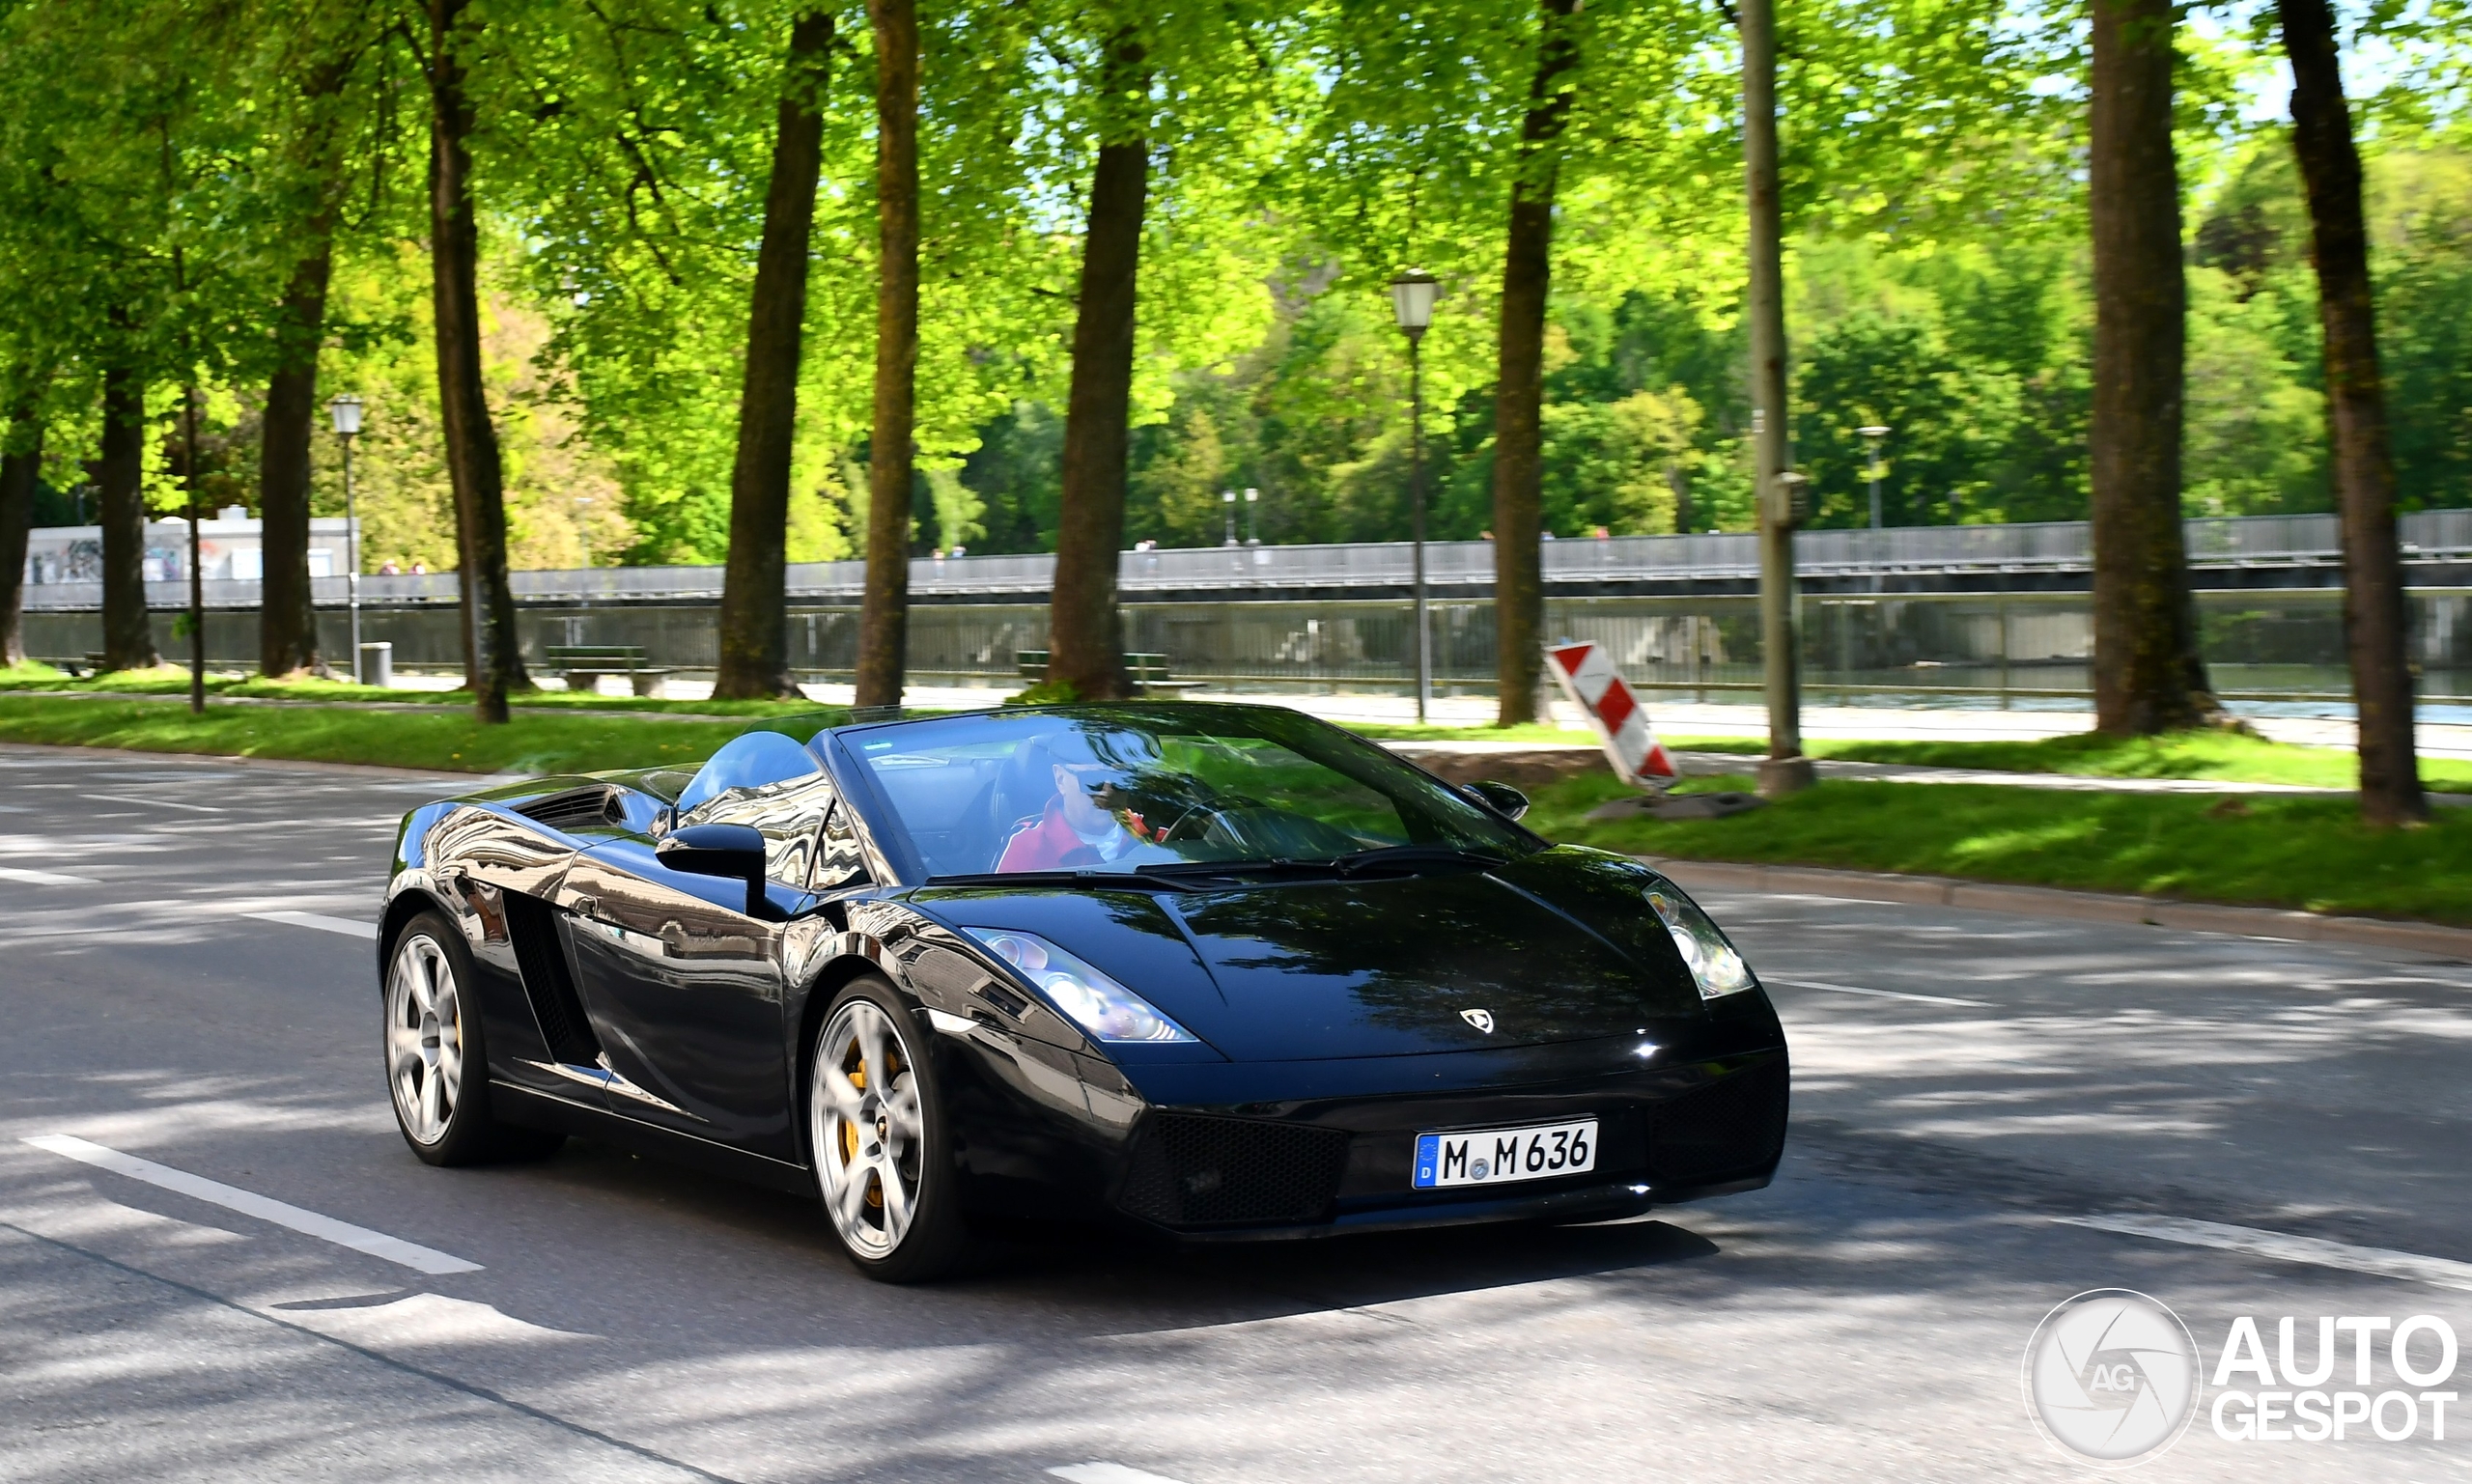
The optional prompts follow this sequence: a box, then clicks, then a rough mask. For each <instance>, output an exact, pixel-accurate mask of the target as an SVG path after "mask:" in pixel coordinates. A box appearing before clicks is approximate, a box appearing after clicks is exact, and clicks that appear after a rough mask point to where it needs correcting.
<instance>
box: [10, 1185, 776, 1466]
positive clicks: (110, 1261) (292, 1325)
mask: <svg viewBox="0 0 2472 1484" xmlns="http://www.w3.org/2000/svg"><path fill="white" fill-rule="evenodd" d="M0 1231H13V1232H15V1233H16V1234H17V1235H19V1236H21V1237H24V1238H26V1239H27V1240H29V1241H32V1242H40V1243H42V1244H43V1245H44V1246H49V1247H53V1248H56V1249H58V1250H60V1251H63V1252H70V1253H73V1254H75V1255H76V1256H79V1257H82V1258H84V1259H86V1260H87V1261H88V1262H91V1263H95V1264H97V1265H98V1266H100V1267H105V1268H109V1269H111V1270H112V1271H113V1272H115V1273H126V1274H128V1275H129V1276H130V1277H133V1278H140V1279H143V1280H145V1281H147V1282H150V1283H159V1284H161V1285H162V1286H163V1287H165V1288H168V1289H171V1290H172V1291H173V1292H175V1293H182V1294H186V1295H188V1296H189V1297H190V1298H192V1299H195V1300H197V1301H198V1302H201V1303H211V1304H212V1305H214V1306H215V1307H217V1308H221V1309H228V1310H230V1311H231V1312H233V1313H235V1314H242V1315H246V1316H247V1317H249V1318H251V1319H255V1320H258V1321H259V1322H261V1323H264V1324H269V1325H273V1326H274V1327H276V1328H277V1329H281V1330H291V1331H292V1332H293V1333H295V1334H297V1335H301V1336H303V1337H305V1338H307V1339H310V1340H313V1341H315V1342H317V1343H319V1344H322V1345H332V1346H333V1347H335V1348H336V1349H337V1350H341V1351H346V1352H349V1353H350V1354H352V1355H355V1356H358V1357H360V1358H362V1359H364V1360H367V1361H370V1362H371V1363H373V1364H376V1365H382V1366H384V1367H385V1368H386V1369H388V1370H391V1371H395V1372H397V1373H399V1374H401V1375H405V1376H417V1377H419V1378H420V1379H421V1380H423V1381H426V1382H430V1383H432V1384H434V1385H435V1386H444V1387H446V1388H447V1389H448V1390H450V1391H460V1392H462V1393H463V1395H465V1396H470V1397H475V1398H477V1399H479V1400H481V1401H485V1402H488V1403H490V1404H491V1405H492V1406H497V1407H503V1408H505V1409H506V1410H507V1411H509V1412H512V1413H516V1414H520V1415H522V1416H527V1417H530V1418H532V1419H533V1420H534V1421H536V1422H542V1423H546V1424H548V1426H550V1427H554V1428H557V1429H558V1430H560V1431H561V1432H566V1433H572V1434H574V1435H575V1436H576V1437H578V1438H588V1439H590V1440H592V1441H593V1442H598V1443H602V1444H604V1445H605V1446H608V1447H612V1448H616V1449H618V1450H619V1451H621V1452H624V1453H630V1454H632V1455H634V1456H635V1457H637V1458H640V1459H644V1460H646V1461H648V1462H651V1463H656V1464H660V1465H663V1466H664V1467H667V1468H671V1469H675V1470H678V1471H679V1472H681V1473H685V1474H688V1475H689V1476H690V1477H693V1478H698V1479H711V1480H713V1481H714V1484H737V1481H735V1480H733V1479H731V1478H730V1477H729V1476H728V1475H726V1474H719V1473H715V1472H713V1471H712V1470H709V1469H702V1468H698V1467H697V1466H695V1465H693V1464H690V1463H688V1462H687V1461H686V1460H685V1459H682V1458H672V1457H670V1456H669V1455H668V1454H666V1453H660V1452H656V1451H654V1450H653V1449H651V1448H648V1447H646V1446H644V1445H643V1444H642V1443H639V1442H628V1441H627V1440H626V1439H624V1438H620V1437H617V1436H615V1435H613V1434H610V1433H604V1432H602V1431H600V1430H598V1429H596V1428H591V1427H587V1426H585V1425H584V1424H583V1423H581V1422H577V1421H576V1420H575V1419H573V1418H571V1417H562V1416H560V1415H558V1414H556V1413H554V1412H546V1411H544V1410H542V1409H541V1408H539V1407H535V1406H532V1405H531V1404H529V1403H527V1402H523V1401H519V1400H518V1399H516V1398H515V1397H512V1396H509V1395H507V1394H506V1393H505V1392H503V1391H494V1390H492V1389H491V1388H490V1387H488V1386H481V1385H479V1384H478V1383H476V1382H470V1381H465V1380H463V1379H462V1378H460V1377H457V1376H453V1375H450V1374H448V1373H447V1372H445V1371H442V1370H432V1369H431V1368H430V1367H428V1366H425V1365H421V1364H417V1363H415V1362H413V1361H410V1360H407V1359H404V1358H402V1357H400V1356H393V1355H389V1354H387V1353H386V1352H385V1351H382V1350H378V1349H375V1348H373V1347H371V1346H368V1345H362V1344H357V1343H355V1342H353V1341H351V1340H349V1339H345V1338H343V1337H342V1336H341V1335H334V1334H328V1333H326V1332H325V1331H324V1330H313V1329H311V1328H309V1327H308V1326H307V1325H303V1324H299V1323H297V1322H295V1320H293V1319H291V1318H289V1317H288V1316H286V1315H283V1314H280V1313H277V1312H274V1311H272V1310H269V1309H262V1308H252V1307H250V1306H249V1305H247V1304H245V1303H238V1302H234V1301H232V1300H230V1299H227V1298H225V1297H223V1296H222V1295H221V1294H218V1293H210V1292H209V1291H207V1290H206V1289H203V1288H200V1287H198V1286H196V1285H195V1284H193V1283H183V1282H182V1281H181V1280H180V1279H178V1278H172V1277H165V1276H164V1275H163V1274H159V1273H150V1272H148V1271H147V1270H145V1269H143V1268H139V1267H134V1266H132V1265H130V1264H128V1263H125V1262H122V1261H120V1260H119V1259H118V1258H115V1257H106V1256H104V1255H103V1254H102V1253H100V1252H98V1251H95V1250H94V1249H93V1248H91V1247H82V1246H77V1245H76V1244H75V1243H73V1242H63V1241H61V1240H60V1239H59V1238H58V1237H48V1236H45V1235H43V1234H42V1232H38V1231H29V1230H27V1229H26V1228H25V1227H22V1226H19V1225H17V1224H16V1223H15V1222H14V1221H7V1220H0Z"/></svg>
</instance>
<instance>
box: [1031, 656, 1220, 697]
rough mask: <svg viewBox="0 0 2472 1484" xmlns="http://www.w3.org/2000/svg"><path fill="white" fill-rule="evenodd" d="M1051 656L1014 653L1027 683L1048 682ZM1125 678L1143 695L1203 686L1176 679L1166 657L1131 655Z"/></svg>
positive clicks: (1127, 661)
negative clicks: (1168, 667)
mask: <svg viewBox="0 0 2472 1484" xmlns="http://www.w3.org/2000/svg"><path fill="white" fill-rule="evenodd" d="M1047 654H1048V652H1047V651H1046V650H1043V649H1017V650H1015V651H1013V668H1014V669H1015V670H1017V671H1019V672H1020V674H1021V677H1022V679H1024V680H1026V681H1042V680H1045V679H1047ZM1124 678H1125V679H1126V680H1129V681H1131V682H1132V683H1133V684H1134V686H1135V688H1136V689H1138V690H1141V691H1143V692H1145V693H1146V692H1149V691H1153V690H1194V689H1198V688H1200V686H1201V684H1202V683H1201V682H1200V681H1197V680H1175V679H1172V678H1171V677H1169V675H1168V673H1167V657H1166V656H1165V655H1127V656H1125V657H1124Z"/></svg>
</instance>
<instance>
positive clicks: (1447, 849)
mask: <svg viewBox="0 0 2472 1484" xmlns="http://www.w3.org/2000/svg"><path fill="white" fill-rule="evenodd" d="M1328 864H1329V865H1331V866H1333V867H1334V868H1335V869H1336V870H1337V871H1338V873H1339V875H1341V876H1358V875H1362V873H1364V872H1367V871H1379V870H1384V869H1387V868H1390V867H1394V866H1401V867H1406V868H1407V869H1409V870H1414V869H1416V868H1417V867H1419V866H1424V865H1459V866H1476V867H1479V868H1481V869H1483V870H1487V871H1490V870H1492V869H1493V868H1494V867H1496V866H1500V865H1507V864H1509V862H1508V860H1507V859H1505V858H1504V857H1503V856H1501V855H1496V854H1490V853H1489V852H1485V851H1477V850H1470V849H1468V848H1467V847H1466V846H1461V845H1386V846H1382V847H1380V848H1379V849H1376V850H1369V851H1359V852H1357V853H1356V854H1353V855H1342V856H1340V857H1339V858H1338V859H1336V860H1334V861H1330V862H1328Z"/></svg>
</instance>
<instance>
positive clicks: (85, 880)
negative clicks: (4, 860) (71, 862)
mask: <svg viewBox="0 0 2472 1484" xmlns="http://www.w3.org/2000/svg"><path fill="white" fill-rule="evenodd" d="M0 882H25V883H26V884H27V885H29V886H99V885H101V884H102V882H98V881H97V880H95V879H94V878H93V877H91V876H68V875H64V874H62V873H61V872H58V871H31V870H28V869H27V868H26V867H24V866H0Z"/></svg>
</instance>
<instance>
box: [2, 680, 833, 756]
mask: <svg viewBox="0 0 2472 1484" xmlns="http://www.w3.org/2000/svg"><path fill="white" fill-rule="evenodd" d="M11 696H32V697H34V698H36V699H38V700H47V701H169V702H173V703H176V704H178V705H182V706H185V705H187V704H188V694H187V692H185V691H172V692H165V691H159V690H0V700H6V699H8V698H9V697H11ZM207 700H208V701H209V702H210V703H211V704H212V705H215V706H262V707H273V708H277V709H281V708H285V707H317V708H322V709H323V710H326V711H381V712H383V711H393V712H419V713H425V714H443V713H448V712H468V711H470V710H471V709H472V705H471V703H470V702H469V701H465V702H463V703H461V704H457V703H453V702H447V701H312V700H304V699H302V698H300V697H298V696H276V695H211V696H209V697H207ZM519 709H520V710H523V711H527V712H528V713H529V714H532V715H536V716H543V715H547V716H616V717H622V718H624V719H627V720H630V721H635V720H642V719H645V718H650V719H652V720H655V721H761V720H763V719H764V718H763V717H761V716H725V715H721V714H718V713H716V712H697V711H610V710H604V709H603V708H601V707H597V706H538V707H528V708H519ZM816 710H818V711H836V710H839V708H837V707H831V706H826V705H824V704H822V703H821V702H819V703H817V706H816ZM198 755H199V756H200V757H204V756H208V754H206V753H200V754H198ZM213 755H214V756H218V757H219V756H221V755H222V754H220V753H216V754H213ZM355 766H357V765H355ZM367 766H369V767H373V768H374V767H377V766H378V765H377V764H374V763H373V764H369V765H367Z"/></svg>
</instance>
